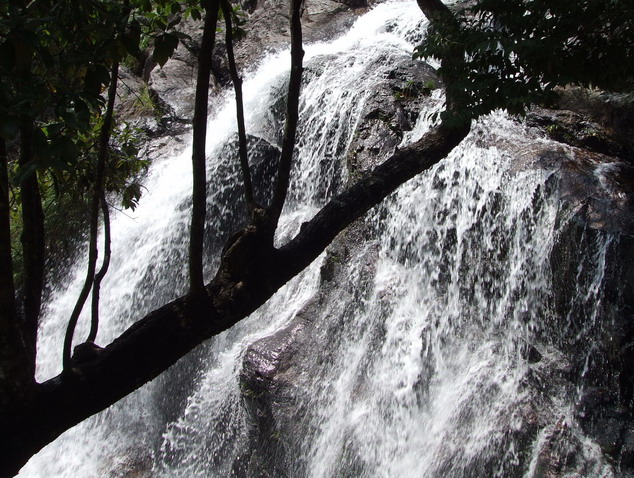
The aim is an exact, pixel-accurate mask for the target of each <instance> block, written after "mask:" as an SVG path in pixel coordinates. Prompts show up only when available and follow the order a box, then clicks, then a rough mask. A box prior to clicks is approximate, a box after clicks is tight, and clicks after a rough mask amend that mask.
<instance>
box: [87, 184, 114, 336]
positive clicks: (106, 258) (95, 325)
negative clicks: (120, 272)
mask: <svg viewBox="0 0 634 478" xmlns="http://www.w3.org/2000/svg"><path fill="white" fill-rule="evenodd" d="M101 215H102V216H103V235H104V238H103V242H104V251H103V262H102V263H101V268H100V269H99V272H97V274H95V280H94V282H93V286H92V314H91V320H90V333H89V334H88V338H87V339H86V341H87V342H94V341H95V339H96V338H97V331H98V330H99V293H100V291H101V281H103V278H104V277H105V276H106V273H107V272H108V267H110V242H111V241H110V211H109V210H108V203H107V202H106V196H105V194H102V195H101Z"/></svg>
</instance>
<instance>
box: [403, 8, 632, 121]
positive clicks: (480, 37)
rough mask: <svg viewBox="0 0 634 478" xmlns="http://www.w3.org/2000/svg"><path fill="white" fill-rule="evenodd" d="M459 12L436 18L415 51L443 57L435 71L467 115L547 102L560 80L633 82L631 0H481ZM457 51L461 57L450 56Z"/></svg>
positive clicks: (624, 85)
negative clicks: (451, 20) (452, 17)
mask: <svg viewBox="0 0 634 478" xmlns="http://www.w3.org/2000/svg"><path fill="white" fill-rule="evenodd" d="M456 19H457V22H456V24H455V25H454V24H450V23H447V24H442V23H441V24H440V25H438V24H437V25H436V26H435V28H433V29H432V30H431V31H430V32H429V33H428V35H427V37H426V38H425V40H424V41H423V43H422V44H421V45H420V46H418V47H417V48H416V50H415V53H414V56H415V57H419V58H429V57H435V58H443V59H445V61H443V64H442V66H441V68H440V73H441V75H443V77H444V78H449V79H450V81H448V82H447V83H448V84H447V88H448V94H452V95H453V96H454V97H456V98H459V101H460V103H461V110H462V113H461V114H463V115H464V116H465V117H467V118H476V117H478V116H480V115H483V114H486V113H488V112H490V111H492V110H494V109H498V108H499V109H505V110H507V111H509V112H510V113H512V114H522V113H523V112H524V111H525V109H526V108H527V107H528V106H529V105H531V104H546V105H547V104H550V103H552V102H553V101H554V100H555V99H556V94H555V88H556V87H558V86H566V85H570V84H576V85H580V86H586V87H597V88H602V89H607V90H612V91H624V90H629V89H631V88H632V85H633V83H632V81H633V79H634V62H632V61H631V58H632V57H633V55H634V2H631V1H630V0H558V1H556V2H553V1H549V0H478V1H477V2H475V3H474V4H472V5H471V6H468V7H466V8H464V9H462V10H460V11H459V12H458V13H457V14H456ZM455 52H460V53H459V55H461V56H462V57H463V58H460V60H462V59H464V61H451V57H452V54H453V55H455V54H456V53H455Z"/></svg>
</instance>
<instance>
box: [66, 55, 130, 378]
mask: <svg viewBox="0 0 634 478" xmlns="http://www.w3.org/2000/svg"><path fill="white" fill-rule="evenodd" d="M118 78H119V62H118V61H115V62H114V64H113V65H112V71H111V76H110V86H109V87H108V104H107V106H106V112H105V114H104V120H103V125H101V131H100V134H99V152H98V154H99V155H98V157H97V168H96V171H95V185H94V189H93V195H92V201H91V204H90V239H89V244H88V270H87V271H86V280H85V282H84V286H83V287H82V290H81V292H80V294H79V298H78V299H77V303H76V304H75V308H74V309H73V312H72V313H71V316H70V319H69V320H68V326H67V327H66V336H65V337H64V350H63V355H62V360H63V363H64V368H66V367H67V366H68V364H69V362H70V357H71V352H72V346H73V335H74V334H75V327H76V326H77V321H78V320H79V315H80V314H81V311H82V309H83V307H84V304H85V303H86V299H87V298H88V295H89V294H90V290H91V289H92V285H93V280H94V277H95V269H96V268H97V256H98V248H97V237H98V235H99V209H100V207H99V206H100V204H101V198H102V197H103V190H104V175H105V169H106V160H107V158H108V148H109V143H110V135H111V132H112V124H113V116H114V102H115V98H116V96H117V82H118Z"/></svg>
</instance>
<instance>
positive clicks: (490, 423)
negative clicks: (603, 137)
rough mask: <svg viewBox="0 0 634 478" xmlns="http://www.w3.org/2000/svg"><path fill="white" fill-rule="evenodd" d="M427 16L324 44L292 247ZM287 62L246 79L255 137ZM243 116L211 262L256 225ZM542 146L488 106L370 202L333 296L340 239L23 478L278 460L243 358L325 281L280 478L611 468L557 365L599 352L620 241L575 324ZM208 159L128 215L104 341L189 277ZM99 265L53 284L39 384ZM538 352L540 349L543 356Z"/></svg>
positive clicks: (287, 233) (597, 257) (166, 173)
mask: <svg viewBox="0 0 634 478" xmlns="http://www.w3.org/2000/svg"><path fill="white" fill-rule="evenodd" d="M424 25H425V22H424V20H423V18H422V15H421V14H420V12H419V11H418V8H417V6H416V4H415V2H388V3H385V4H381V5H379V6H377V7H376V8H374V9H373V10H371V11H369V12H368V13H367V14H365V15H364V16H362V17H361V18H359V20H358V21H357V22H356V23H355V25H354V26H353V27H352V29H351V30H350V31H349V32H348V33H346V34H345V35H343V36H342V37H340V38H338V39H336V40H334V41H332V42H329V43H320V44H314V45H307V46H306V48H305V49H306V57H305V65H306V74H305V79H304V85H303V90H302V100H301V111H300V118H302V119H301V124H300V126H299V136H298V141H297V148H296V162H295V166H294V171H293V179H292V190H291V192H290V195H289V202H288V204H287V206H286V208H285V214H284V216H283V218H282V222H281V226H280V231H278V237H277V241H278V243H283V242H284V241H285V240H287V239H289V238H290V237H292V235H293V234H294V233H296V232H297V230H298V228H299V226H300V224H301V222H303V221H306V220H307V219H309V218H310V217H311V216H312V215H313V214H314V213H315V212H316V211H317V210H318V208H319V207H320V206H322V205H323V204H324V203H325V202H326V201H327V200H328V199H329V198H331V197H332V196H333V194H335V193H336V192H337V191H338V190H340V189H341V188H342V187H343V186H344V184H345V182H346V181H348V180H349V172H348V171H347V170H346V167H345V165H346V161H345V158H346V153H347V151H348V147H349V145H350V144H351V142H352V140H353V137H354V133H355V127H356V126H357V124H358V123H359V121H360V120H361V118H360V115H361V113H362V110H363V106H364V104H365V102H366V100H367V99H368V98H369V96H370V95H372V85H373V84H375V83H376V82H377V81H379V80H381V79H382V78H384V77H385V76H386V75H387V74H388V73H389V71H390V69H391V68H392V66H393V64H394V62H395V61H396V60H399V59H402V58H406V57H408V56H410V55H411V52H412V50H413V47H414V46H415V44H416V42H417V41H418V40H420V37H421V35H422V32H423V31H424ZM289 63H290V60H289V56H288V52H281V53H278V54H272V55H270V56H269V57H267V58H266V59H264V60H263V61H262V63H261V65H260V66H259V67H258V69H256V70H255V71H254V72H253V73H251V76H250V77H249V78H247V79H246V81H245V84H244V91H245V102H246V105H245V111H247V112H248V118H247V131H248V132H249V134H251V135H253V136H255V137H258V138H261V139H263V140H265V141H267V142H268V143H269V144H270V145H272V146H273V147H279V142H280V138H281V130H282V127H283V124H282V121H281V119H280V116H279V105H280V102H283V92H284V82H285V81H286V78H287V75H288V73H287V71H288V67H289V66H290V65H289ZM428 104H429V110H428V111H424V112H422V113H421V115H420V118H419V120H418V123H417V124H416V126H415V128H414V130H413V131H412V132H411V133H409V134H406V135H405V137H404V139H403V143H404V144H406V143H407V142H409V141H413V140H416V139H417V138H419V137H420V136H421V135H422V134H423V133H424V132H425V131H426V130H427V129H429V128H430V127H431V119H430V118H431V114H432V113H433V112H434V111H437V110H438V108H440V107H441V105H442V98H441V96H440V94H439V93H438V92H434V94H433V95H432V97H431V98H429V100H428ZM233 115H234V113H233V99H232V98H229V97H228V98H227V99H226V101H225V103H224V105H223V106H222V107H221V108H219V110H218V111H217V112H215V113H213V114H212V116H211V118H210V120H209V121H210V123H209V125H210V127H209V138H208V143H209V151H208V158H209V166H208V173H209V178H210V182H211V186H210V188H209V191H210V193H209V199H208V203H209V207H210V209H211V210H213V211H214V215H213V216H212V217H210V218H209V230H210V232H209V234H210V236H209V237H208V245H209V258H208V260H209V264H208V265H209V267H208V269H209V272H208V274H209V275H211V274H212V271H213V264H214V263H215V261H216V260H217V257H218V254H219V250H218V249H217V246H216V244H221V243H222V240H221V239H222V238H224V237H227V236H228V235H229V234H230V233H232V232H234V231H231V230H226V229H227V228H226V224H227V221H228V222H229V223H231V224H234V225H235V224H239V223H240V219H239V216H238V215H239V214H241V213H242V211H241V210H239V208H238V210H236V208H235V207H233V208H232V205H231V204H229V205H227V204H225V203H224V202H223V201H226V199H227V198H228V197H233V196H232V194H235V190H236V187H237V185H239V181H240V180H239V176H238V170H237V167H236V165H235V164H234V162H235V156H231V154H225V153H227V151H228V148H227V146H226V145H227V144H228V143H229V144H230V143H231V141H232V138H233V136H234V132H235V130H236V127H235V120H234V118H233ZM540 143H543V144H545V145H546V144H547V143H548V142H547V140H544V139H540V138H539V137H537V136H536V133H535V132H533V131H531V130H529V129H528V128H525V127H523V126H521V125H519V124H518V123H517V122H514V121H512V120H510V119H509V118H507V117H505V116H504V115H503V114H501V113H495V114H492V115H490V116H489V117H486V118H483V119H481V120H480V121H479V122H478V123H477V124H475V125H474V127H473V130H472V132H471V133H470V135H469V136H468V138H467V139H466V140H465V141H464V142H463V144H462V145H460V146H459V147H458V148H457V149H456V150H455V151H454V152H453V153H452V154H451V155H450V157H449V158H447V159H446V160H444V161H442V162H441V163H440V164H438V165H437V166H436V167H434V168H432V169H431V170H430V171H428V172H426V173H424V174H422V175H420V176H419V177H417V178H415V179H413V180H412V181H410V182H408V183H407V184H405V185H403V186H402V187H401V188H400V189H399V190H398V191H397V192H396V193H395V194H393V195H392V196H391V197H390V198H388V199H387V200H386V201H385V202H384V203H383V204H381V205H380V206H378V207H377V208H375V209H374V210H372V211H371V212H370V213H369V215H368V217H367V218H366V219H365V222H364V226H363V230H364V231H365V232H366V233H367V237H366V238H365V240H364V241H361V242H360V243H357V244H355V245H354V247H350V249H349V251H350V253H349V257H347V258H346V261H345V263H343V265H342V266H341V270H340V271H339V273H338V274H339V275H338V276H337V279H336V280H337V282H336V283H337V286H336V289H335V291H334V292H333V291H330V292H323V293H322V292H320V285H321V278H320V267H321V266H322V265H323V264H324V261H325V260H326V259H324V256H323V255H322V257H321V258H319V259H318V260H317V261H315V263H314V264H312V265H311V266H310V267H309V268H308V269H307V270H306V271H304V272H303V273H302V274H300V275H299V276H298V277H296V278H295V279H294V280H293V281H291V282H290V283H289V284H287V285H286V286H285V287H284V288H283V289H281V290H280V291H279V292H278V293H277V294H276V295H275V296H274V297H273V298H272V299H271V300H270V301H269V302H268V303H267V304H266V305H264V306H263V307H262V308H261V309H260V310H258V311H257V312H256V313H254V314H253V315H252V316H250V317H249V318H247V319H245V320H243V321H242V322H241V323H239V324H237V325H236V326H235V327H233V328H232V329H231V330H229V331H227V332H225V333H223V334H221V335H220V336H218V337H216V338H214V339H213V340H211V341H210V342H209V343H207V344H205V345H203V346H201V347H200V348H199V349H197V350H196V351H195V352H193V353H192V354H191V356H190V357H188V358H186V359H185V360H183V361H182V362H180V363H179V364H178V365H177V366H176V367H174V368H173V369H172V370H170V371H168V372H167V373H166V374H164V375H162V376H161V377H159V378H158V379H157V380H155V381H154V382H152V383H151V384H149V385H146V386H145V387H143V388H142V389H141V390H139V391H137V392H135V393H133V394H132V395H131V396H129V397H127V398H126V399H124V400H122V401H121V402H120V403H118V404H116V405H114V406H113V407H111V408H110V409H108V410H106V411H104V412H102V413H100V414H99V415H97V416H95V417H93V418H91V419H89V420H87V421H85V422H84V423H82V424H80V425H79V426H77V427H75V428H74V429H72V430H70V431H68V432H67V433H66V434H64V435H63V436H62V437H60V438H59V439H58V440H57V441H55V442H54V443H52V444H51V445H49V446H48V447H47V448H45V449H44V450H43V451H42V452H41V453H40V454H39V455H37V456H36V457H34V458H33V459H32V460H31V462H29V464H27V466H26V467H25V468H24V469H23V471H22V473H21V474H20V475H19V476H20V477H23V478H26V477H43V476H48V477H51V478H52V477H68V478H70V477H77V476H82V477H103V476H112V477H115V476H158V477H225V476H231V475H232V473H233V474H238V475H240V474H241V473H242V474H247V475H248V476H270V475H267V474H264V473H263V474H258V473H257V470H256V468H257V466H256V465H253V464H252V465H249V464H246V465H245V464H241V465H238V464H239V463H240V460H243V459H244V457H245V456H250V455H249V449H250V447H253V441H252V436H251V435H250V432H249V430H250V429H252V427H253V423H252V417H250V416H249V414H248V413H247V411H246V410H245V405H244V403H243V397H244V394H245V390H243V389H241V382H240V377H239V375H240V372H241V370H242V367H243V358H244V355H245V352H246V350H247V348H248V347H249V345H250V344H253V343H254V342H256V341H258V340H259V339H262V338H264V337H267V336H269V335H271V334H273V333H275V332H276V331H278V330H280V329H283V328H284V327H286V326H288V325H289V324H292V323H293V321H294V320H295V319H296V317H297V316H298V314H299V315H301V313H302V311H303V310H306V307H307V304H309V303H310V301H311V300H315V299H314V298H315V297H316V296H317V295H318V294H320V293H321V294H322V296H321V297H322V298H323V300H322V302H320V306H319V307H317V308H316V309H311V310H313V311H314V313H312V315H311V317H310V325H306V327H307V328H308V329H307V330H310V333H309V334H306V335H309V337H304V339H303V340H305V341H306V342H305V343H304V344H303V345H302V349H303V350H302V352H301V353H299V354H298V356H297V363H296V370H299V371H298V372H297V373H296V374H295V375H294V376H293V380H294V382H293V385H292V387H290V392H289V393H290V394H291V396H290V397H286V398H285V399H286V400H287V404H286V405H285V407H284V410H286V411H289V410H290V412H289V414H288V415H283V414H282V412H280V416H278V417H276V418H277V419H278V421H279V428H278V431H277V434H273V435H271V436H270V437H265V438H266V440H268V441H270V442H271V443H276V444H277V445H276V449H277V450H278V452H277V453H278V454H277V455H276V459H277V460H278V461H277V462H276V463H267V464H266V466H267V467H268V468H267V469H268V470H274V471H275V476H289V477H300V476H306V477H337V476H366V477H378V476H384V477H469V476H540V475H539V473H540V466H542V465H541V463H542V461H543V456H544V454H545V453H548V454H550V455H555V454H557V453H560V454H561V455H562V456H565V454H566V453H568V454H571V453H574V455H575V460H576V461H574V462H571V464H570V465H569V467H568V469H569V470H571V471H574V472H576V473H578V474H579V476H611V475H612V473H613V472H612V469H611V467H610V465H609V464H607V463H606V462H605V460H604V459H603V458H602V456H601V454H600V450H599V448H598V446H597V445H596V444H595V443H593V442H592V440H590V439H589V438H587V437H586V436H585V435H584V434H583V433H582V432H581V430H580V428H579V426H578V425H577V424H576V422H575V418H574V416H573V415H574V414H573V407H574V404H575V401H576V400H577V399H578V398H579V394H580V389H578V388H575V387H574V386H571V385H570V383H569V382H566V381H564V380H557V379H556V378H553V377H558V376H560V375H561V374H559V372H560V371H562V370H564V369H565V368H566V367H567V358H566V355H565V354H566V350H568V349H570V348H571V347H581V348H583V347H587V348H588V352H587V353H588V354H590V349H591V346H590V345H589V338H590V334H591V332H592V330H594V329H593V327H595V326H596V324H597V322H598V321H600V318H601V317H602V315H603V314H605V307H606V304H605V303H604V301H603V297H602V292H601V290H602V284H603V280H604V270H605V254H606V251H607V250H608V249H609V248H610V247H611V245H613V244H614V242H615V241H618V238H615V237H612V236H610V235H609V234H599V235H597V236H596V237H595V238H594V239H592V240H590V239H589V240H588V241H589V245H588V247H587V248H586V249H584V250H580V251H579V254H580V256H583V255H584V254H586V255H587V256H583V257H581V258H580V259H579V264H580V265H579V268H580V269H582V268H583V274H582V273H581V271H579V273H578V274H577V276H578V277H580V278H581V277H583V280H581V279H580V280H579V282H578V284H577V285H576V287H577V289H576V290H575V292H574V293H573V294H571V297H570V304H569V306H568V309H567V312H566V313H565V314H564V319H565V320H567V321H569V322H570V323H571V324H572V323H574V322H575V321H577V320H578V313H577V312H575V311H578V310H579V309H583V310H584V314H585V316H584V317H585V319H584V321H583V322H582V323H581V325H578V324H576V325H575V327H574V330H573V328H572V327H569V326H568V325H569V324H566V323H564V324H562V323H561V317H560V315H561V313H560V311H557V310H556V309H557V306H556V300H555V297H554V292H553V271H552V265H551V264H552V263H551V256H552V251H553V248H554V247H555V244H556V241H557V239H558V237H559V235H560V231H561V230H562V228H563V227H564V226H565V225H566V221H567V220H568V216H567V215H566V214H565V212H562V206H561V201H560V198H559V197H558V193H557V189H556V187H553V185H552V179H551V178H552V171H551V170H549V169H547V168H539V167H531V166H530V165H529V164H525V162H522V158H523V157H524V156H525V153H526V152H527V151H528V150H530V149H531V148H534V145H535V144H540ZM229 149H231V148H229ZM190 156H191V149H190V148H189V147H186V148H185V149H184V150H183V151H182V152H180V153H177V154H175V155H173V156H171V157H170V156H169V155H165V154H164V155H163V157H161V158H160V159H158V160H157V161H155V163H154V164H153V166H152V171H151V172H150V174H149V177H148V179H147V182H146V187H147V191H146V193H145V195H144V197H143V199H142V200H141V203H140V205H139V207H138V209H137V210H135V211H134V212H131V213H120V214H117V215H116V217H115V218H114V219H113V224H112V236H113V244H112V249H113V259H112V263H111V266H110V272H109V273H108V275H107V277H106V280H105V282H104V284H103V287H102V300H101V317H102V324H101V329H100V334H99V336H98V338H97V342H98V343H99V344H106V343H108V342H109V341H110V340H112V339H113V338H114V337H116V336H117V335H118V334H120V333H121V332H122V331H123V330H125V329H126V328H127V327H129V326H130V324H132V323H133V322H134V321H135V320H138V319H139V318H141V317H143V316H144V315H145V314H146V313H147V312H149V311H151V310H153V309H154V308H156V307H158V306H159V305H162V304H164V303H165V302H166V301H168V300H171V299H174V298H176V297H178V296H179V295H181V294H183V293H184V292H185V287H186V264H187V260H186V253H187V252H186V251H187V241H188V232H187V229H188V222H189V217H188V216H189V206H188V202H189V200H190V196H189V195H190V188H191V178H190V176H191V169H190V167H191V166H190V164H191V161H190ZM232 221H233V222H232ZM223 228H224V229H223ZM590 243H591V244H590ZM84 268H85V260H83V259H82V258H80V259H79V260H78V262H77V266H76V268H74V269H73V271H72V272H71V274H70V275H69V277H68V278H67V280H65V281H62V283H60V285H59V286H58V288H57V289H56V290H54V291H53V292H52V294H51V296H52V301H51V303H50V304H49V305H48V306H47V309H46V311H45V317H44V320H43V325H42V327H41V330H40V345H39V347H40V348H39V351H40V352H39V357H38V379H39V380H45V379H47V378H49V377H51V376H53V375H55V374H56V373H59V371H60V369H61V349H62V345H61V344H62V342H63V334H64V330H65V327H66V319H67V317H69V316H70V311H71V310H72V307H73V306H74V302H75V300H76V297H77V295H78V293H79V289H80V288H81V285H82V282H83V277H84V274H85V272H84ZM558 314H559V315H558ZM82 322H83V323H84V324H86V323H87V322H88V320H87V318H86V317H83V319H82ZM83 336H85V329H78V332H77V334H76V337H79V338H81V337H83ZM584 350H585V349H584ZM535 352H537V353H538V354H539V355H540V359H539V360H538V361H534V360H531V359H530V355H531V353H533V354H534V353H535ZM581 353H585V352H583V351H582V352H581ZM562 373H563V372H562ZM546 385H547V386H546ZM289 404H290V405H289ZM558 437H563V438H562V439H561V440H559V438H558ZM564 438H565V439H564ZM560 442H561V443H564V442H565V443H567V444H568V445H566V446H569V448H570V449H569V450H565V449H563V448H562V447H564V445H561V443H560ZM549 447H550V448H549ZM557 447H559V448H557ZM564 448H565V447H564ZM279 450H282V451H279ZM545 450H546V451H545ZM280 457H283V458H280ZM237 463H238V464H237ZM245 470H246V471H245ZM135 473H137V474H135Z"/></svg>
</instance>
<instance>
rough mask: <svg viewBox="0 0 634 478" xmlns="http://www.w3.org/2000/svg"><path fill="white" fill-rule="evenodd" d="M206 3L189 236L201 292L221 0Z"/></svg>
mask: <svg viewBox="0 0 634 478" xmlns="http://www.w3.org/2000/svg"><path fill="white" fill-rule="evenodd" d="M203 5H204V7H205V25H204V30H203V37H202V41H201V44H200V53H199V54H198V73H197V78H196V98H195V103H194V121H193V140H192V167H193V172H192V174H193V181H194V182H193V185H192V221H191V229H190V240H189V290H190V292H191V293H192V294H199V293H202V292H203V290H204V281H203V238H204V234H205V217H206V212H207V172H206V158H205V155H206V151H205V146H206V137H207V102H208V101H209V76H210V74H211V66H212V65H211V60H212V54H213V51H214V44H215V42H216V26H217V24H218V9H219V0H207V1H206V2H204V4H203Z"/></svg>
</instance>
